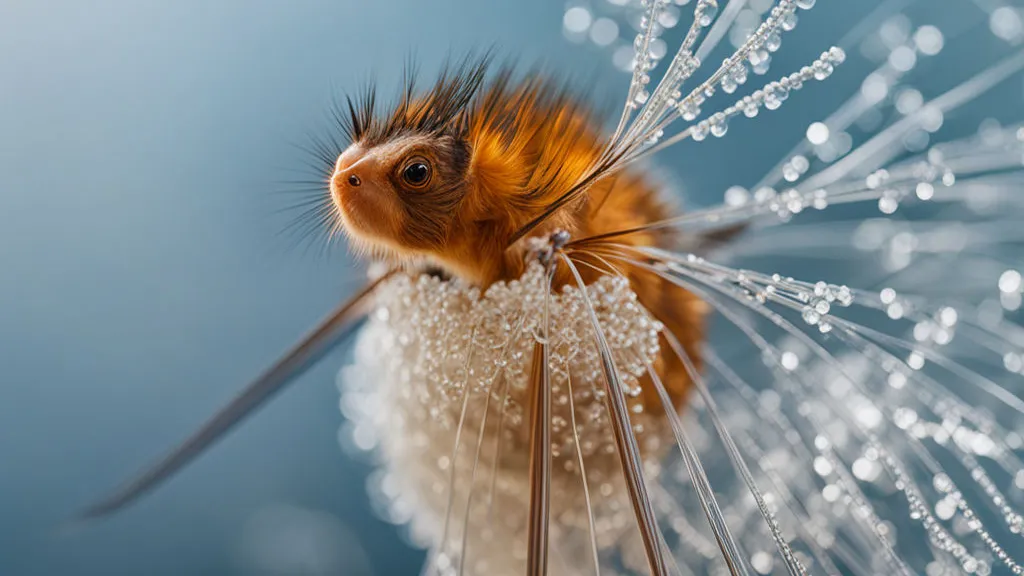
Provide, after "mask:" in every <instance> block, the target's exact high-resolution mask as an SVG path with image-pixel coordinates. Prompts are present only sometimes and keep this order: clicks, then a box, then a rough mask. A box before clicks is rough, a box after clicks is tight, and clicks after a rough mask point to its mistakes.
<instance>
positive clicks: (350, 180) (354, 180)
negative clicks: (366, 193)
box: [348, 174, 363, 186]
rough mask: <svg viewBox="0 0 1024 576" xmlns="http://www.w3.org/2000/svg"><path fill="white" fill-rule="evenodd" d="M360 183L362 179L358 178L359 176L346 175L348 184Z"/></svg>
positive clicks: (356, 184) (355, 184)
mask: <svg viewBox="0 0 1024 576" xmlns="http://www.w3.org/2000/svg"><path fill="white" fill-rule="evenodd" d="M362 183H363V181H362V180H360V179H359V176H356V175H355V174H352V175H350V176H349V177H348V184H349V186H359V185H360V184H362Z"/></svg>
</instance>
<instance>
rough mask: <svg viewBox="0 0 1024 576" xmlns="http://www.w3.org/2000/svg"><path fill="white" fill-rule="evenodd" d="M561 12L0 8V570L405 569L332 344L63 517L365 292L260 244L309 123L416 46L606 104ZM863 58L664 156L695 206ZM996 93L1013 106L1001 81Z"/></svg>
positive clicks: (812, 35)
mask: <svg viewBox="0 0 1024 576" xmlns="http://www.w3.org/2000/svg"><path fill="white" fill-rule="evenodd" d="M875 4H876V2H874V1H863V2H828V1H826V0H821V1H819V8H817V9H815V10H814V11H812V12H810V13H809V14H808V15H806V16H805V17H804V19H803V20H802V23H801V26H800V27H799V28H798V29H797V31H796V32H794V33H793V34H791V35H789V36H787V39H786V42H785V45H784V46H783V50H782V52H781V53H780V54H779V55H778V57H777V58H776V65H775V66H773V72H772V73H771V74H770V76H771V77H775V76H777V75H779V74H781V73H783V72H784V71H789V70H791V69H794V68H796V67H798V66H799V65H802V64H804V63H806V62H807V61H809V60H811V59H812V58H814V57H816V56H817V54H818V53H820V52H821V50H823V49H826V48H827V47H828V45H829V43H830V41H833V40H834V39H835V38H837V37H838V35H840V34H841V33H842V32H843V31H844V30H845V29H846V27H847V26H848V25H849V23H850V22H853V21H856V20H857V19H859V18H861V17H862V16H863V15H864V14H866V13H867V12H869V11H870V10H871V9H872V8H873V7H874V6H875ZM928 4H929V6H930V7H931V8H930V15H929V16H928V18H931V19H933V20H941V19H943V18H945V19H947V20H949V19H950V17H949V16H948V15H949V14H952V13H953V12H952V10H953V9H954V8H955V9H956V11H957V12H956V13H957V14H958V16H956V20H955V21H954V22H952V23H951V24H952V25H953V26H954V27H956V26H961V27H964V28H965V29H966V28H970V27H971V26H976V25H980V26H981V28H982V29H984V22H985V16H984V15H983V14H982V13H981V12H980V11H978V10H976V9H972V8H971V7H969V6H967V3H966V2H964V1H962V0H928ZM428 6H429V8H428ZM564 10H565V5H564V4H562V3H561V2H559V1H550V0H516V1H508V2H481V1H479V0H443V1H440V0H430V1H429V2H425V1H422V0H419V1H417V0H401V1H399V0H393V1H388V2H369V1H367V2H354V1H351V0H349V1H345V0H342V1H337V0H333V1H330V0H298V1H293V2H266V1H243V0H230V1H229V0H222V1H218V2H200V1H195V0H192V1H180V2H170V1H165V2H157V1H152V0H101V1H93V2H70V1H69V2H53V1H49V2H47V1H29V0H22V1H17V0H15V1H8V2H5V3H3V5H0V575H16V576H29V575H58V574H59V575H63V574H80V575H91V574H103V575H111V576H113V575H120V574H127V575H142V574H146V575H182V574H188V575H199V574H260V573H268V574H269V573H296V574H298V573H303V574H349V575H361V574H378V575H391V574H415V573H416V571H417V570H418V568H419V565H420V562H421V561H422V553H421V552H418V551H414V550H412V549H410V548H409V547H407V546H406V545H405V544H403V543H402V540H401V539H400V537H399V535H398V532H397V531H396V530H395V529H394V528H393V527H390V526H388V525H386V524H384V523H382V522H380V521H378V520H377V519H376V518H375V517H374V516H373V515H372V513H371V510H370V508H369V503H368V501H367V498H366V495H365V488H364V485H365V478H366V475H367V473H368V472H369V470H370V469H369V467H368V466H367V465H366V464H365V463H360V462H356V461H352V460H350V459H349V458H347V457H346V456H345V455H344V454H343V453H342V452H341V450H340V449H339V446H338V441H337V430H338V427H339V425H340V423H341V416H340V414H339V413H338V410H337V400H338V395H337V391H336V388H335V386H334V384H333V380H334V374H335V372H336V370H337V368H338V367H339V365H340V364H341V362H342V361H343V354H341V353H339V354H334V355H333V356H331V357H329V358H328V359H326V360H325V361H324V362H322V363H321V364H320V365H319V366H318V367H317V368H315V369H314V370H312V371H310V372H309V373H307V374H306V375H305V376H304V377H303V378H302V379H301V381H300V382H298V383H297V385H295V386H293V387H292V388H290V389H289V390H287V391H286V392H285V393H284V394H282V395H281V396H280V397H278V398H277V399H276V400H275V401H274V402H273V403H272V404H270V405H269V406H267V407H266V408H265V409H263V410H261V411H260V412H259V414H258V415H257V417H255V418H253V419H252V420H251V421H248V422H247V423H246V424H245V425H244V426H242V427H241V428H239V429H238V430H236V431H235V432H234V433H232V434H231V435H230V436H229V437H228V438H227V439H226V440H225V441H224V442H222V443H221V444H219V445H218V446H217V447H216V449H215V450H213V451H212V452H210V453H208V454H207V455H205V456H204V457H203V458H201V459H200V460H199V461H198V462H197V463H196V464H195V465H193V466H192V467H190V468H189V469H188V470H187V471H186V472H185V473H183V474H181V475H180V476H178V477H176V478H175V479H174V480H173V481H172V482H171V483H169V484H167V485H165V486H163V487H162V488H161V489H159V490H158V491H156V492H155V493H153V494H152V495H150V496H149V497H147V498H145V499H144V500H143V501H141V502H140V503H138V505H136V506H133V507H132V508H130V509H129V510H127V511H125V512H124V513H122V514H119V515H117V516H116V517H114V518H111V519H109V520H104V521H100V522H96V523H93V524H89V525H86V526H80V527H78V528H77V529H75V530H72V531H61V530H58V528H59V527H60V525H61V523H62V522H63V521H64V520H66V519H68V518H70V517H71V516H72V515H73V513H74V512H75V511H76V510H78V509H80V508H81V507H82V506H83V505H85V504H87V503H88V502H89V501H91V500H93V499H94V498H96V497H97V496H99V495H101V494H103V493H104V492H106V491H107V490H109V489H110V488H112V487H114V486H116V485H117V484H118V483H119V482H121V481H122V480H124V479H125V478H127V477H128V476H130V475H132V474H133V473H135V472H136V471H138V470H139V468H140V467H142V466H143V465H144V464H146V463H148V462H150V461H151V460H152V459H153V458H154V457H156V456H158V455H159V454H161V453H163V452H164V451H165V450H166V449H167V448H169V447H170V446H172V445H173V444H174V443H175V442H177V441H178V440H180V439H181V438H182V437H183V436H184V435H185V434H186V433H188V432H190V431H191V430H192V429H193V428H194V427H196V426H197V425H198V424H199V423H201V422H202V421H203V420H204V419H205V418H206V417H207V416H208V415H209V414H210V413H211V412H212V411H213V410H214V409H216V408H217V407H218V406H219V405H220V404H222V403H223V402H224V401H226V400H227V399H229V398H230V397H231V396H232V395H233V394H234V393H235V392H236V391H237V390H239V389H240V388H241V387H242V386H243V385H244V383H245V382H246V381H247V380H249V379H250V378H251V377H253V376H254V375H256V374H257V373H258V372H259V371H260V370H261V369H262V368H264V367H265V366H266V365H267V364H268V363H269V362H270V361H271V360H272V359H274V358H275V357H276V356H277V355H278V354H279V353H280V352H281V351H282V350H283V349H285V348H286V347H287V346H289V345H290V344H291V343H292V342H293V341H294V340H295V339H296V338H297V337H298V336H299V335H300V334H301V333H302V332H303V331H304V330H305V329H307V328H308V327H310V326H311V325H312V324H313V323H314V322H315V321H316V320H317V319H318V318H319V317H320V316H321V315H322V314H324V313H325V312H326V311H327V310H329V309H330V308H331V307H332V306H333V305H334V304H335V303H336V302H337V301H338V300H339V299H340V298H341V297H342V296H344V294H345V293H346V292H347V291H349V290H351V289H352V287H353V286H354V285H355V284H356V283H357V282H358V281H359V279H360V278H361V272H360V269H359V268H358V265H356V264H353V263H352V262H351V260H350V259H349V257H348V256H347V255H346V254H345V251H344V249H339V250H335V251H334V252H333V253H331V254H328V255H326V256H323V255H318V254H317V253H316V251H309V252H303V251H302V250H297V249H294V248H292V243H290V242H289V241H287V239H284V238H282V236H281V235H280V234H279V232H280V230H281V229H282V228H283V227H284V226H285V224H286V223H287V221H288V216H286V215H280V214H277V213H276V210H277V209H278V208H280V207H282V205H284V204H286V203H287V201H286V199H285V198H283V197H282V196H280V195H275V194H274V193H273V190H274V189H275V188H277V187H278V185H277V182H279V181H281V180H282V179H284V178H288V177H290V175H289V172H288V170H289V169H292V168H301V166H302V161H303V160H304V159H305V158H304V157H303V156H302V154H301V153H297V151H296V148H295V147H294V146H293V143H296V142H299V143H301V142H305V141H306V137H307V134H308V133H309V132H317V131H320V130H322V129H323V123H324V121H325V113H326V110H327V105H328V104H329V102H330V100H331V96H332V94H337V93H340V92H343V91H345V90H352V89H355V88H356V87H357V86H358V82H359V81H360V80H361V79H364V78H365V77H366V76H367V74H368V73H370V72H373V73H374V74H375V75H376V77H377V78H379V79H380V81H381V85H382V86H383V88H384V92H385V93H386V94H388V93H390V92H389V89H390V87H393V86H394V85H395V84H396V82H397V80H398V78H399V73H400V68H401V64H402V62H403V60H404V58H405V57H406V56H407V55H409V54H412V55H415V57H416V58H417V60H418V61H419V62H420V63H421V65H422V67H423V70H424V71H425V72H426V73H427V74H428V75H429V74H430V73H431V72H432V71H434V70H436V68H437V66H438V64H439V63H440V62H441V60H442V59H443V58H444V57H445V55H446V54H448V53H449V52H452V53H455V54H459V53H461V52H464V51H466V50H469V49H473V48H481V47H487V46H490V45H496V46H497V47H498V48H499V52H500V53H502V54H510V55H514V56H517V57H519V58H521V59H522V60H523V61H525V62H535V61H538V60H541V61H546V62H548V63H549V64H550V66H551V68H552V69H555V70H559V71H564V72H573V73H574V74H575V75H576V76H577V77H579V78H581V79H590V78H591V77H592V76H596V77H597V80H598V86H599V87H605V88H608V89H599V90H597V91H595V94H598V95H599V96H600V97H599V98H598V100H599V101H601V102H603V103H608V102H614V101H615V100H616V99H617V98H619V97H621V94H622V93H623V92H624V89H625V76H623V75H621V74H620V73H617V72H615V71H613V70H612V68H611V64H610V63H609V54H608V53H607V52H601V51H599V50H598V49H596V48H594V47H593V46H590V47H580V46H574V45H572V44H570V43H568V42H567V41H566V40H565V39H564V38H563V35H562V29H561V22H562V14H563V12H564ZM947 10H950V12H949V13H948V14H947V12H946V11H947ZM927 22H928V20H927V19H925V20H920V21H917V22H916V23H927ZM979 38H981V39H980V40H979V41H978V42H977V43H976V44H972V45H971V46H970V48H971V51H968V52H964V50H963V46H961V47H960V48H961V55H960V56H949V59H948V60H947V66H945V67H943V68H937V69H934V72H935V78H934V79H933V80H934V81H935V82H936V83H937V85H943V84H945V85H948V84H949V82H946V81H945V78H946V76H947V75H948V76H949V77H950V78H953V77H954V76H955V77H962V75H963V73H964V72H965V71H967V70H971V69H976V68H977V67H978V66H979V64H978V61H979V60H980V59H981V58H982V56H981V55H983V54H987V53H996V52H998V51H999V48H1000V47H999V46H998V43H997V42H996V41H994V40H993V39H991V38H990V37H987V36H985V37H979ZM1004 53H1005V51H1004ZM851 60H856V59H851ZM868 69H869V68H868V66H867V64H865V63H864V62H860V63H858V62H856V61H851V63H850V64H849V66H848V68H845V67H844V68H843V69H841V70H840V72H839V73H837V75H836V78H835V79H834V80H833V81H832V82H831V83H830V84H829V85H828V88H827V89H826V88H823V87H821V86H811V87H809V88H808V89H805V90H804V91H803V92H801V93H798V94H796V95H794V97H793V99H792V101H796V100H799V101H800V104H799V105H793V104H792V103H790V104H788V105H787V106H785V107H783V109H782V110H780V111H778V112H777V113H772V114H766V115H763V116H764V117H762V118H758V121H757V122H755V123H751V122H749V121H737V122H735V124H736V126H735V127H734V128H731V130H730V135H729V137H728V138H726V139H725V140H724V141H714V142H711V141H709V142H705V143H704V144H702V145H699V146H693V145H688V146H684V147H681V148H680V149H678V150H675V151H672V152H670V153H669V154H668V155H666V156H665V157H664V158H663V160H662V163H663V165H665V166H667V167H670V168H671V169H672V172H673V173H674V174H675V176H676V178H677V181H678V183H679V185H680V187H681V188H683V189H685V190H686V194H687V196H688V198H689V199H690V201H691V203H696V204H702V203H708V202H711V201H713V200H715V199H717V198H720V197H721V192H722V190H724V189H725V188H726V187H727V186H728V185H730V184H733V183H740V184H747V185H749V184H752V183H753V182H754V181H756V180H757V178H758V176H759V175H760V174H762V173H763V172H764V170H766V169H767V168H769V167H770V166H772V165H774V164H775V162H776V161H777V160H779V156H778V155H779V154H780V153H781V151H782V150H783V149H788V148H789V147H790V146H791V145H792V144H794V143H796V142H797V140H798V139H799V138H800V137H801V136H802V134H803V131H804V129H805V128H806V125H807V124H808V123H809V122H810V121H812V120H814V119H818V118H819V117H820V116H821V115H823V114H824V113H826V112H827V111H829V110H831V109H832V108H834V106H835V105H836V104H837V103H838V102H840V101H841V100H842V99H843V97H844V96H845V95H847V94H849V93H850V92H851V91H852V90H854V89H856V87H857V86H859V81H860V78H861V77H862V75H863V73H864V71H866V70H868ZM1012 94H1013V95H1015V96H1013V97H1015V98H1017V100H1016V101H1015V102H1017V103H1019V96H1020V87H1019V86H1017V87H1016V88H1014V91H1012ZM751 124H755V125H756V126H751ZM268 518H269V519H270V520H268ZM274 546H281V548H280V550H279V551H278V552H274V551H273V550H271V549H274V550H277V549H276V548H274ZM304 547H311V548H308V549H312V550H314V551H313V552H310V553H309V554H301V553H300V554H298V555H299V558H307V559H308V558H324V560H323V562H324V564H323V565H321V566H319V567H317V566H311V567H309V570H307V571H299V570H298V568H289V569H287V570H286V571H285V572H273V571H272V570H271V571H267V572H260V571H259V570H258V569H257V568H258V567H257V565H258V564H260V561H259V560H258V559H256V560H254V557H258V556H259V554H260V553H266V554H269V555H270V556H272V557H273V558H272V559H271V560H270V561H269V562H271V564H273V562H282V563H283V564H281V565H283V566H286V567H287V566H295V564H289V554H294V553H296V552H295V551H296V550H298V551H302V550H307V548H304ZM264 548H266V550H263V549H264ZM289 551H290V552H289ZM275 554H277V556H275ZM274 558H276V560H274ZM265 564H266V563H265V562H264V565H265ZM288 570H295V571H294V572H289V571H288Z"/></svg>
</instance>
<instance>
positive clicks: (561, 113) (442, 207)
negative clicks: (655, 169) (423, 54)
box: [331, 69, 706, 408]
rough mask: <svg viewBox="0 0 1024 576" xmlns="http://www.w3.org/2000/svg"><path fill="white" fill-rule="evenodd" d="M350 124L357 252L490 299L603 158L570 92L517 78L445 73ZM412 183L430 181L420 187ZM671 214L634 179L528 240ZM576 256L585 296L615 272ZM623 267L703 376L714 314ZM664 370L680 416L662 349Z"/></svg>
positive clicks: (678, 366)
mask: <svg viewBox="0 0 1024 576" xmlns="http://www.w3.org/2000/svg"><path fill="white" fill-rule="evenodd" d="M453 101H460V102H459V106H458V109H457V110H453V109H452V108H453V105H452V102H453ZM351 125H352V129H351V132H352V134H351V136H352V140H353V144H352V145H351V146H350V147H349V148H348V150H346V151H345V152H344V153H343V154H342V155H341V156H340V158H339V159H338V162H337V163H336V165H335V167H334V174H333V176H332V179H331V192H332V196H333V198H334V201H335V205H336V207H337V209H338V211H339V212H340V215H341V219H342V221H343V224H344V230H345V231H346V233H348V235H349V236H350V237H351V238H352V240H353V243H354V244H355V245H357V246H363V247H366V248H368V249H369V250H371V251H373V252H374V253H375V254H376V255H377V256H379V257H382V258H383V259H385V260H390V261H392V263H394V264H402V263H405V264H413V265H422V264H424V263H425V264H428V265H430V266H434V267H438V268H440V269H442V270H444V271H445V272H446V273H448V274H450V275H452V276H457V277H460V278H462V279H464V280H467V281H470V282H472V283H475V284H477V285H479V286H481V287H486V286H488V285H490V284H491V283H493V282H496V281H499V280H511V279H515V278H518V277H519V276H520V275H521V274H522V273H523V270H524V268H525V265H526V263H527V259H528V258H530V257H531V255H530V253H529V248H528V247H529V242H527V241H526V239H522V240H519V241H518V242H513V240H514V238H515V236H516V233H517V232H518V231H519V230H520V229H521V228H523V227H524V226H525V225H527V224H528V223H530V222H531V221H533V220H534V219H535V218H537V217H538V216H539V215H540V214H542V213H543V211H544V210H545V209H546V208H547V207H549V206H550V205H551V204H552V203H553V202H555V201H556V200H557V199H558V198H559V197H560V196H561V195H563V194H564V193H565V192H566V191H567V190H570V189H572V188H573V186H575V185H576V184H577V183H578V182H580V181H581V180H582V179H584V178H585V177H586V176H587V175H588V173H590V172H591V171H592V170H593V169H594V167H595V166H596V165H597V164H598V163H599V162H600V159H601V156H602V153H603V152H604V150H605V141H604V139H603V138H602V130H601V124H600V122H598V121H597V120H596V119H595V118H594V116H593V115H591V114H590V113H589V111H588V110H587V109H586V107H585V106H583V105H582V104H581V103H580V102H579V101H578V100H576V99H574V98H573V97H572V96H571V95H570V94H569V92H568V91H567V90H565V89H563V88H561V87H559V86H558V85H556V84H555V83H553V82H551V81H549V80H547V79H545V78H543V77H541V76H538V75H533V76H528V77H526V78H525V79H522V80H519V81H513V80H512V74H511V71H508V70H506V71H503V72H501V73H500V74H498V75H497V76H496V78H495V79H493V80H491V81H489V82H486V83H485V81H484V80H483V72H482V69H480V70H477V69H467V70H463V71H461V72H460V73H459V74H456V75H453V76H449V75H447V74H442V76H441V79H440V80H439V81H438V83H437V85H435V86H434V88H433V89H432V90H431V91H430V92H429V93H427V94H426V95H424V96H420V97H416V98H414V97H413V96H412V90H411V88H410V89H409V90H408V91H407V92H406V93H405V94H404V95H403V98H402V100H401V101H400V102H399V104H398V106H397V107H396V109H395V110H394V111H393V112H392V113H391V115H390V116H388V117H386V119H384V120H380V119H378V118H377V117H376V116H375V115H374V111H373V110H372V104H370V106H369V107H366V106H364V107H363V108H362V109H361V110H360V111H359V112H356V111H355V109H354V108H353V112H352V114H351ZM409 170H418V171H419V172H417V173H416V175H417V176H418V175H420V174H421V173H422V171H423V170H427V171H429V173H430V177H428V179H427V182H425V183H421V182H412V181H410V179H409V178H407V177H406V176H407V175H408V174H409ZM671 215H672V214H671V213H670V211H669V208H668V205H667V204H666V203H665V202H664V201H663V200H662V198H661V195H660V191H659V190H657V189H656V188H655V186H653V185H652V183H651V182H650V180H649V179H648V178H646V177H645V176H644V175H643V174H641V173H640V172H639V171H638V170H637V169H635V168H630V169H627V170H626V171H624V172H618V173H615V174H610V175H607V176H604V177H602V178H599V179H596V180H595V181H594V182H593V184H592V185H591V186H590V187H589V189H588V191H587V193H586V194H582V195H580V196H579V197H578V198H575V199H574V200H572V201H571V202H569V203H568V204H566V205H564V206H562V207H561V208H560V209H559V210H557V211H556V212H555V213H553V214H552V215H551V217H550V218H548V219H547V220H545V221H544V222H543V224H541V225H540V226H538V227H536V228H535V229H534V230H532V231H531V234H530V235H531V236H533V237H537V236H540V237H544V236H547V235H548V234H550V233H551V232H553V231H555V230H566V231H567V232H569V234H570V235H571V236H572V237H577V238H579V237H589V236H594V235H598V234H602V233H606V232H613V231H618V230H623V229H628V228H634V227H637V226H642V225H644V224H648V223H651V222H654V221H658V220H663V219H665V218H667V217H670V216H671ZM675 240H676V238H674V237H673V236H672V235H671V234H667V233H663V232H645V233H635V234H630V235H627V236H624V237H622V238H621V239H620V240H619V241H620V242H622V243H625V244H630V245H635V246H660V247H666V248H668V247H671V246H672V244H673V243H674V242H675ZM572 256H573V258H574V259H575V260H576V261H577V266H578V267H579V270H580V273H581V274H582V275H583V277H584V280H585V281H586V282H587V283H590V282H591V281H593V280H594V279H595V278H597V277H598V275H600V274H602V273H611V272H612V269H611V268H610V265H611V262H610V261H609V260H605V259H602V257H601V256H600V254H598V253H596V252H586V251H577V252H574V253H573V254H572ZM614 267H615V268H616V269H617V270H618V271H621V272H622V273H624V274H625V275H626V276H627V277H628V278H629V280H630V283H631V285H632V286H633V289H634V290H635V291H636V293H637V295H638V296H639V299H640V302H641V303H642V304H643V305H644V306H645V307H647V308H648V309H649V310H650V311H651V312H652V313H653V315H654V316H655V317H656V318H658V319H659V320H660V321H661V322H662V323H664V324H665V327H666V329H667V330H668V331H670V332H671V333H672V334H674V335H675V336H676V337H677V338H678V339H679V341H680V342H681V343H682V344H683V346H684V348H685V349H686V351H687V353H688V354H689V355H690V357H691V358H692V359H693V361H694V363H695V364H696V365H698V366H699V364H700V352H699V344H700V342H701V340H702V337H703V323H704V313H705V308H706V306H705V305H704V303H703V302H701V301H700V300H699V299H697V298H695V297H694V296H693V295H692V294H689V293H688V292H686V291H684V290H682V289H680V288H678V287H677V286H675V285H672V284H670V283H669V282H667V281H665V280H663V279H661V278H659V277H658V276H656V275H654V274H652V273H649V272H645V271H643V270H641V269H638V268H636V267H630V266H628V265H622V264H621V263H616V264H614ZM571 279H572V277H571V275H570V274H569V272H568V270H567V269H566V267H565V266H559V267H558V268H557V269H556V276H555V283H556V288H557V287H559V286H562V285H565V284H566V283H568V282H570V281H571ZM658 363H659V366H657V371H658V373H659V374H660V375H661V376H662V378H663V380H664V383H665V385H666V388H667V389H668V391H669V394H670V395H671V396H672V398H673V401H674V402H675V404H676V405H677V406H678V405H681V404H682V403H683V401H684V399H685V397H686V392H687V390H688V388H689V385H690V380H689V378H688V377H687V375H686V370H685V369H684V367H683V365H682V363H681V362H680V360H679V359H678V358H676V357H675V355H674V354H673V353H672V351H671V350H670V349H669V347H668V346H667V345H666V342H665V341H664V340H663V341H662V354H661V358H660V359H659V362H658ZM643 388H644V390H645V393H644V396H642V397H641V398H640V399H639V400H637V401H642V402H644V403H645V404H649V405H650V407H651V408H654V407H656V406H657V405H658V399H657V396H656V393H655V392H654V391H653V387H652V386H644V387H643Z"/></svg>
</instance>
